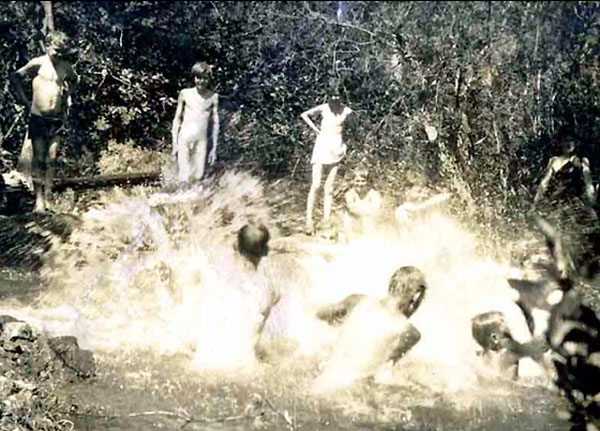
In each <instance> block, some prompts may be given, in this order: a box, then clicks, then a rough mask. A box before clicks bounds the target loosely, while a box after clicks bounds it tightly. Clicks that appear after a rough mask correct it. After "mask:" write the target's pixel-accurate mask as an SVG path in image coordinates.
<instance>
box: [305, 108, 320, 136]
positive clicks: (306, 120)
mask: <svg viewBox="0 0 600 431" xmlns="http://www.w3.org/2000/svg"><path fill="white" fill-rule="evenodd" d="M322 109H323V105H319V106H315V107H314V108H311V109H309V110H308V111H304V112H303V113H302V114H300V116H301V117H302V119H303V120H304V121H305V122H306V124H308V125H309V126H310V128H311V129H313V130H314V131H315V132H317V133H320V130H319V128H318V127H317V126H316V125H315V123H313V121H312V120H311V119H310V117H309V115H311V114H314V113H315V112H320V111H321V110H322Z"/></svg>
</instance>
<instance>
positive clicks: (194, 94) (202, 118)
mask: <svg viewBox="0 0 600 431" xmlns="http://www.w3.org/2000/svg"><path fill="white" fill-rule="evenodd" d="M192 76H193V77H194V84H195V86H194V87H192V88H185V89H183V90H181V92H180V93H179V98H178V100H177V111H176V112H175V118H174V119H173V129H172V134H173V155H175V156H176V157H177V167H178V171H179V174H178V178H179V181H181V182H190V181H197V180H200V179H202V177H203V176H204V171H205V168H206V162H207V161H208V164H211V165H212V164H213V163H214V162H215V160H216V159H217V140H218V137H219V112H218V111H219V95H218V94H217V93H215V92H214V90H213V89H212V88H211V87H212V85H211V82H212V66H210V65H208V64H207V63H205V62H199V63H196V64H194V66H193V67H192ZM211 120H212V122H213V127H212V139H213V145H212V148H211V149H210V153H208V160H207V157H206V155H207V151H208V129H209V124H210V122H211Z"/></svg>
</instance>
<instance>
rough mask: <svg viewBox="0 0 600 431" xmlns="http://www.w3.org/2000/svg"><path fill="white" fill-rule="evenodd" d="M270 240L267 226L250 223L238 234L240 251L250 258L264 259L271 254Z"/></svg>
mask: <svg viewBox="0 0 600 431" xmlns="http://www.w3.org/2000/svg"><path fill="white" fill-rule="evenodd" d="M269 239H270V234H269V230H268V229H267V228H266V226H265V225H263V224H257V223H248V224H246V225H244V226H243V227H242V228H241V229H240V230H239V232H238V251H239V252H240V254H242V255H244V256H248V257H253V258H257V257H264V256H266V255H267V253H268V252H269V245H268V244H269Z"/></svg>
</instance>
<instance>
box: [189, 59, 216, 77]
mask: <svg viewBox="0 0 600 431" xmlns="http://www.w3.org/2000/svg"><path fill="white" fill-rule="evenodd" d="M212 68H213V66H211V65H210V64H208V63H207V62H206V61H198V62H197V63H195V64H194V65H193V66H192V77H196V76H205V75H206V74H212Z"/></svg>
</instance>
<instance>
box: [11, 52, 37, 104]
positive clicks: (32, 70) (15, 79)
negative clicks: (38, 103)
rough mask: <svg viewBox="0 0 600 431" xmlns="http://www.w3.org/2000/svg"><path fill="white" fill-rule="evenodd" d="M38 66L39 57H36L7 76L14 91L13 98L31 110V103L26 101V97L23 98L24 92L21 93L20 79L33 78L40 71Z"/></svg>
mask: <svg viewBox="0 0 600 431" xmlns="http://www.w3.org/2000/svg"><path fill="white" fill-rule="evenodd" d="M40 66H41V57H36V58H34V59H33V60H30V61H29V62H28V63H27V64H26V65H25V66H23V67H21V68H20V69H19V70H17V71H16V72H13V73H11V74H10V75H9V76H8V80H9V81H10V83H11V84H12V86H13V87H14V89H15V93H16V94H15V98H16V99H17V101H18V102H20V103H22V104H23V105H25V106H27V107H28V108H31V102H30V101H29V100H28V99H27V96H25V92H24V91H23V85H22V78H23V77H24V76H25V75H30V76H35V75H36V74H37V72H38V70H39V69H40Z"/></svg>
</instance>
